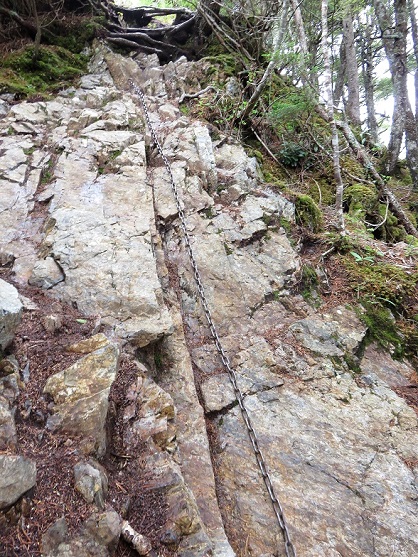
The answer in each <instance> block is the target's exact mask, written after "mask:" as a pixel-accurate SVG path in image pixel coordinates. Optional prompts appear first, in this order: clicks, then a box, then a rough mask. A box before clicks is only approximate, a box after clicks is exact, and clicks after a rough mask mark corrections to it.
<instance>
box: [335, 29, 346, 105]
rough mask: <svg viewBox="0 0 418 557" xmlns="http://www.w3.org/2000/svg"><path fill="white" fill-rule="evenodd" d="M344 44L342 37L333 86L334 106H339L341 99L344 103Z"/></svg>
mask: <svg viewBox="0 0 418 557" xmlns="http://www.w3.org/2000/svg"><path fill="white" fill-rule="evenodd" d="M345 73H346V72H345V44H344V37H343V40H342V42H341V46H340V65H339V66H338V72H337V77H336V78H335V86H334V103H335V106H338V105H339V104H340V100H341V98H342V99H343V102H344V97H343V93H344V85H345Z"/></svg>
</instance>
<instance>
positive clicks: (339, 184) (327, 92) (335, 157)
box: [321, 0, 345, 234]
mask: <svg viewBox="0 0 418 557" xmlns="http://www.w3.org/2000/svg"><path fill="white" fill-rule="evenodd" d="M321 24H322V57H323V64H324V71H323V76H322V77H323V89H324V97H325V103H326V111H327V114H328V117H329V123H330V126H331V132H332V163H333V167H334V178H335V183H336V192H335V207H336V211H337V218H338V228H339V231H340V233H341V234H344V233H345V226H344V213H343V193H344V184H343V181H342V177H341V167H340V146H339V140H338V130H337V126H336V123H335V118H334V98H333V95H332V72H331V59H330V49H329V44H328V40H329V38H328V0H322V5H321Z"/></svg>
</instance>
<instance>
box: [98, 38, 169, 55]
mask: <svg viewBox="0 0 418 557" xmlns="http://www.w3.org/2000/svg"><path fill="white" fill-rule="evenodd" d="M107 40H108V41H109V42H110V43H113V44H117V45H119V46H126V47H129V48H131V49H134V50H143V51H144V52H146V53H148V54H164V53H163V51H162V50H159V49H158V48H153V47H151V46H146V45H143V44H138V43H135V42H134V41H128V40H127V39H119V38H112V37H108V38H107Z"/></svg>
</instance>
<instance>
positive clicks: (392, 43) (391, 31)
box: [374, 0, 408, 174]
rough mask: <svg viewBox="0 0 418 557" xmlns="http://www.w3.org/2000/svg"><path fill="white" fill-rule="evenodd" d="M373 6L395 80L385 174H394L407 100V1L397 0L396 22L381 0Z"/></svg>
mask: <svg viewBox="0 0 418 557" xmlns="http://www.w3.org/2000/svg"><path fill="white" fill-rule="evenodd" d="M374 7H375V12H376V16H377V20H378V23H379V27H380V30H381V34H382V42H383V47H384V49H385V52H386V57H387V59H388V62H389V68H390V72H391V75H392V82H393V97H394V108H393V116H392V127H391V133H390V140H389V145H388V157H387V161H386V166H385V171H386V173H387V174H393V171H394V170H395V167H396V164H397V162H398V159H399V153H400V151H401V147H402V139H403V135H404V132H405V118H406V100H407V87H406V78H407V68H406V36H407V30H408V29H407V17H406V0H394V15H395V20H394V21H393V20H392V17H391V14H390V12H389V10H388V9H387V6H386V5H385V4H384V3H383V2H382V0H374Z"/></svg>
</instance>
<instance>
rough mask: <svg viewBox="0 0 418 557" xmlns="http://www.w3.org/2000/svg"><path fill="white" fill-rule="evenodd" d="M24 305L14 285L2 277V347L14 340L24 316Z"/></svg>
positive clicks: (0, 300) (0, 317) (0, 312)
mask: <svg viewBox="0 0 418 557" xmlns="http://www.w3.org/2000/svg"><path fill="white" fill-rule="evenodd" d="M22 312H23V306H22V302H21V301H20V299H19V293H18V291H17V290H16V288H15V287H14V286H12V285H11V284H9V283H8V282H6V281H4V280H2V279H0V349H1V350H4V349H5V348H7V347H8V346H9V344H10V343H11V342H12V340H13V338H14V336H15V332H16V329H17V327H18V325H19V323H20V320H21V318H22Z"/></svg>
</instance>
